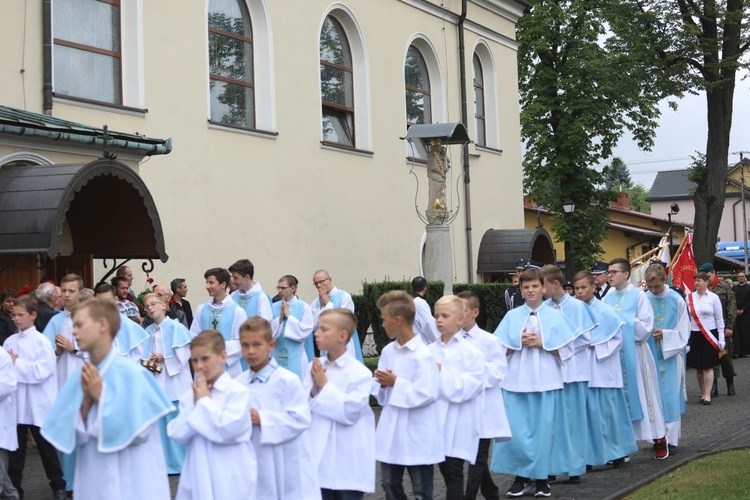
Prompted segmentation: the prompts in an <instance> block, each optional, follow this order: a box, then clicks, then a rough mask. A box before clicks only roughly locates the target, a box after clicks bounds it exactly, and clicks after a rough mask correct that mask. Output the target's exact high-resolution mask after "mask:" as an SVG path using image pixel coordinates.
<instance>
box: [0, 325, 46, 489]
mask: <svg viewBox="0 0 750 500" xmlns="http://www.w3.org/2000/svg"><path fill="white" fill-rule="evenodd" d="M45 342H46V340H45ZM15 395H16V371H15V370H14V369H13V360H11V357H10V354H8V353H7V352H6V351H5V349H3V348H2V347H0V498H7V499H8V500H18V498H19V496H18V492H17V491H16V488H15V487H14V486H13V482H12V481H11V480H10V477H8V472H7V471H8V454H9V453H10V452H12V451H15V450H16V448H18V431H17V429H16V398H15Z"/></svg>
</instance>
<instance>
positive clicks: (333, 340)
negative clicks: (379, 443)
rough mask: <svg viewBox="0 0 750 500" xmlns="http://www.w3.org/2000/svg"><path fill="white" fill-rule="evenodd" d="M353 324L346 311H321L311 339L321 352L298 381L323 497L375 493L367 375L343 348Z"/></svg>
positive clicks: (354, 498)
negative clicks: (306, 400) (307, 409)
mask: <svg viewBox="0 0 750 500" xmlns="http://www.w3.org/2000/svg"><path fill="white" fill-rule="evenodd" d="M356 326H357V319H356V317H355V316H354V313H352V312H351V311H350V310H348V309H343V308H339V309H330V310H326V311H323V312H322V313H321V314H320V321H319V323H318V330H317V331H316V332H315V342H316V343H317V345H318V349H320V351H321V352H324V351H325V352H327V355H326V356H325V357H321V358H314V359H313V361H312V362H311V363H310V364H309V365H308V367H307V369H306V370H305V376H304V379H303V387H304V389H305V392H306V393H307V394H308V395H309V402H310V410H311V411H312V424H311V425H310V433H309V434H310V437H311V438H312V442H313V450H314V453H315V463H316V464H317V465H318V480H319V482H320V487H321V493H322V496H323V500H339V499H346V500H358V499H359V500H361V499H362V497H363V496H364V493H372V492H374V491H375V416H374V415H373V413H372V409H371V408H370V388H371V387H372V373H371V372H370V370H369V369H368V368H367V367H366V366H364V365H363V364H362V363H360V362H358V361H357V360H356V359H354V358H353V357H352V356H351V355H350V354H349V353H348V352H347V351H346V345H347V344H348V343H349V339H350V338H351V336H352V334H353V333H354V329H355V328H356Z"/></svg>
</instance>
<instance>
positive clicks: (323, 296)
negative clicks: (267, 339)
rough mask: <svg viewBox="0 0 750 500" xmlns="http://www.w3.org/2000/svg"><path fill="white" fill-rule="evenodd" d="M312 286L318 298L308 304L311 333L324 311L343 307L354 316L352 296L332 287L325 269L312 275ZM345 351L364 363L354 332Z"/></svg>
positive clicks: (316, 326)
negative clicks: (311, 326) (311, 319)
mask: <svg viewBox="0 0 750 500" xmlns="http://www.w3.org/2000/svg"><path fill="white" fill-rule="evenodd" d="M313 285H314V286H315V288H316V289H317V290H318V298H317V299H315V300H313V302H312V304H310V309H311V310H312V315H313V331H314V330H317V329H318V319H319V318H320V313H321V312H323V311H324V310H326V309H338V308H339V307H343V308H344V309H349V310H350V311H351V312H353V313H355V314H356V311H355V310H354V301H353V300H352V296H351V295H349V293H348V292H345V291H344V290H340V289H339V288H336V287H335V286H333V278H331V275H330V274H328V271H326V270H325V269H320V270H318V271H315V274H313ZM346 350H347V351H349V354H351V355H352V356H354V357H355V358H357V360H358V361H360V362H364V358H362V345H361V344H360V342H359V334H358V333H357V331H356V330H355V331H354V335H352V339H351V340H350V341H349V344H347V346H346Z"/></svg>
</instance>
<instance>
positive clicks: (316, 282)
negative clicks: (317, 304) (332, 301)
mask: <svg viewBox="0 0 750 500" xmlns="http://www.w3.org/2000/svg"><path fill="white" fill-rule="evenodd" d="M329 279H331V277H330V276H329V277H327V278H324V279H322V280H320V281H313V286H315V287H319V286H320V285H322V284H323V283H325V282H326V281H328V280H329Z"/></svg>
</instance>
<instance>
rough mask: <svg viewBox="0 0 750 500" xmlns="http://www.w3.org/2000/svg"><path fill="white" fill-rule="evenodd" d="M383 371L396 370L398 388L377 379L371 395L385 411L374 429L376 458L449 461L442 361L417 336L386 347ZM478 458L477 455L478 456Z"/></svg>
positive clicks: (391, 461)
mask: <svg viewBox="0 0 750 500" xmlns="http://www.w3.org/2000/svg"><path fill="white" fill-rule="evenodd" d="M378 370H383V371H388V370H390V371H392V372H393V374H394V375H395V376H396V382H395V384H394V386H393V387H383V386H381V385H380V384H379V383H378V381H377V379H373V381H372V389H371V394H372V395H373V396H376V397H377V399H378V403H380V405H381V406H382V407H383V411H382V412H381V413H380V419H379V420H378V426H377V429H376V430H375V458H376V459H377V460H378V461H379V462H385V463H388V464H394V465H429V464H437V463H440V462H443V461H444V460H445V450H444V448H445V446H444V442H443V441H442V440H440V439H438V436H442V435H443V428H442V426H441V423H440V412H439V411H438V406H437V400H438V397H439V396H440V372H439V371H438V367H437V361H436V360H435V357H434V356H433V355H432V353H431V352H430V351H429V349H428V348H427V346H425V345H424V342H422V339H421V338H420V337H419V336H418V335H417V336H415V337H414V338H413V339H411V340H410V341H408V342H407V343H406V344H404V345H401V344H399V342H398V340H394V341H393V342H391V343H389V344H388V345H387V346H385V347H384V348H383V350H382V351H381V353H380V360H379V361H378ZM474 456H475V457H476V453H475V454H474Z"/></svg>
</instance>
